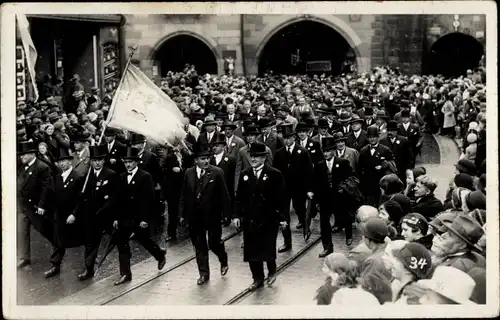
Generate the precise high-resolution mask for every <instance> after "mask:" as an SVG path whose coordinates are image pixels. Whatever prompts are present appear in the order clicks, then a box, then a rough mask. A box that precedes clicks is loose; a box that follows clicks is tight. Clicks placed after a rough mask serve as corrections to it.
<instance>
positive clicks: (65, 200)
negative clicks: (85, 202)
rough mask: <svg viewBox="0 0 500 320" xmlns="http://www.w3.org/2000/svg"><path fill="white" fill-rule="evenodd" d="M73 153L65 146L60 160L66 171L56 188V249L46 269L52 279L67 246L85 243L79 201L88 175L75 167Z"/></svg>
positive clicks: (58, 161)
mask: <svg viewBox="0 0 500 320" xmlns="http://www.w3.org/2000/svg"><path fill="white" fill-rule="evenodd" d="M72 160H73V156H72V155H70V154H69V152H68V150H67V149H65V148H61V149H60V151H59V155H58V156H57V157H56V162H57V164H58V166H59V168H60V169H61V171H62V173H61V174H58V175H57V176H56V177H55V181H54V191H55V194H56V195H57V201H55V203H54V204H55V205H54V248H53V252H52V255H51V256H50V262H51V264H52V268H50V269H49V270H48V271H46V272H45V277H47V278H49V277H52V276H54V275H56V274H58V273H59V272H60V270H61V268H60V266H61V262H62V259H63V257H64V255H65V253H66V248H73V247H78V246H81V245H83V223H81V221H80V217H81V215H80V213H79V212H78V210H77V209H78V206H77V203H78V200H79V198H80V194H81V192H82V188H83V184H84V181H85V176H84V175H82V174H80V173H78V172H77V171H76V170H74V168H73V166H72Z"/></svg>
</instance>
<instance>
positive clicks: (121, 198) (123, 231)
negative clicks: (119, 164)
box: [113, 147, 166, 285]
mask: <svg viewBox="0 0 500 320" xmlns="http://www.w3.org/2000/svg"><path fill="white" fill-rule="evenodd" d="M122 159H123V162H124V164H125V168H126V169H127V172H124V173H122V174H121V175H120V182H119V185H118V188H119V192H118V196H117V200H116V203H117V206H116V210H115V218H114V222H113V227H114V228H115V229H117V233H116V242H117V246H118V255H119V260H120V279H119V280H118V281H116V282H115V285H120V284H123V283H125V282H129V281H131V280H132V270H131V269H130V257H131V253H130V244H129V240H130V235H131V234H132V233H134V234H135V239H136V240H137V241H138V242H139V243H140V244H141V245H142V246H143V247H144V248H145V249H146V250H147V251H148V252H149V253H150V254H151V255H152V256H153V257H155V259H156V260H157V261H158V270H161V269H163V267H164V266H165V262H166V251H165V250H164V249H161V248H160V247H159V246H158V245H157V244H156V243H154V242H153V240H152V239H151V237H150V234H149V228H148V226H149V221H150V220H151V211H152V207H151V205H152V204H153V201H154V185H153V178H152V177H151V175H150V174H149V173H147V172H146V171H144V170H142V169H140V168H139V167H138V163H139V161H140V158H139V150H138V149H135V148H132V147H127V149H126V151H125V154H124V155H123V156H122Z"/></svg>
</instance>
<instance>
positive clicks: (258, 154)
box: [233, 142, 288, 290]
mask: <svg viewBox="0 0 500 320" xmlns="http://www.w3.org/2000/svg"><path fill="white" fill-rule="evenodd" d="M250 155H251V157H252V167H251V168H248V169H246V170H244V171H243V172H242V174H241V176H240V183H239V188H238V190H237V193H236V206H235V207H236V212H235V215H234V219H233V223H234V225H235V226H236V227H237V228H239V227H240V225H241V226H242V228H243V238H244V242H245V247H244V250H243V259H244V261H245V262H248V263H249V265H250V271H251V272H252V277H253V280H254V282H253V284H252V285H251V287H250V289H251V290H256V289H258V288H260V287H262V286H263V284H264V265H263V263H264V262H266V263H267V270H268V281H267V283H268V285H271V284H272V283H273V282H274V281H275V280H276V240H277V237H278V229H279V227H280V225H281V226H283V227H286V224H287V223H286V218H285V213H286V212H287V211H288V205H287V204H286V197H285V196H284V194H283V190H284V187H285V185H284V184H285V182H284V179H283V176H282V175H281V173H280V172H279V171H278V170H276V169H275V168H273V167H271V166H269V165H268V164H265V162H266V155H267V151H266V146H265V145H264V144H263V143H260V142H255V143H253V144H252V145H251V146H250Z"/></svg>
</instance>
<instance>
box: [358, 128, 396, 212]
mask: <svg viewBox="0 0 500 320" xmlns="http://www.w3.org/2000/svg"><path fill="white" fill-rule="evenodd" d="M366 135H367V137H368V142H369V144H368V145H367V146H365V147H364V148H363V149H361V152H360V153H359V174H360V180H361V185H362V187H363V195H364V196H365V204H367V205H371V206H374V207H376V208H377V207H378V204H379V200H380V186H379V182H380V179H381V178H382V177H383V176H384V175H386V174H388V173H392V172H394V169H395V168H391V164H390V162H392V161H393V159H394V157H393V155H392V151H391V149H389V148H388V147H386V146H384V145H382V144H380V143H379V130H378V128H377V127H376V126H371V127H369V128H368V129H367V132H366Z"/></svg>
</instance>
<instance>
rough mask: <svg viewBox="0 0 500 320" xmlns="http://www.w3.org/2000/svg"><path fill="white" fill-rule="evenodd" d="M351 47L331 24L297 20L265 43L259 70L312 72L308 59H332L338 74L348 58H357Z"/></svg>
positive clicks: (260, 71) (284, 72) (334, 69)
mask: <svg viewBox="0 0 500 320" xmlns="http://www.w3.org/2000/svg"><path fill="white" fill-rule="evenodd" d="M297 50H298V58H299V59H297ZM349 51H351V47H350V46H349V43H348V42H347V40H346V39H345V38H344V37H343V36H342V35H340V34H339V33H338V32H337V31H335V30H334V29H332V28H331V27H329V26H327V25H325V24H323V23H320V22H315V21H300V22H296V23H293V24H291V25H288V26H286V27H284V28H283V29H281V30H279V31H278V32H276V33H275V34H274V35H273V36H272V37H271V38H270V39H269V41H268V42H267V43H266V44H265V46H264V49H263V50H262V53H261V56H260V60H259V74H261V75H262V74H264V73H266V72H267V71H270V70H272V71H273V72H274V73H275V74H304V73H309V72H307V68H306V65H307V62H308V61H309V62H311V61H329V62H330V63H331V73H332V74H333V75H337V74H339V73H341V72H342V69H343V63H344V61H345V60H346V59H355V57H352V55H350V57H349V58H348V57H347V55H348V52H349ZM297 60H298V61H297ZM319 73H322V72H321V71H319Z"/></svg>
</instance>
